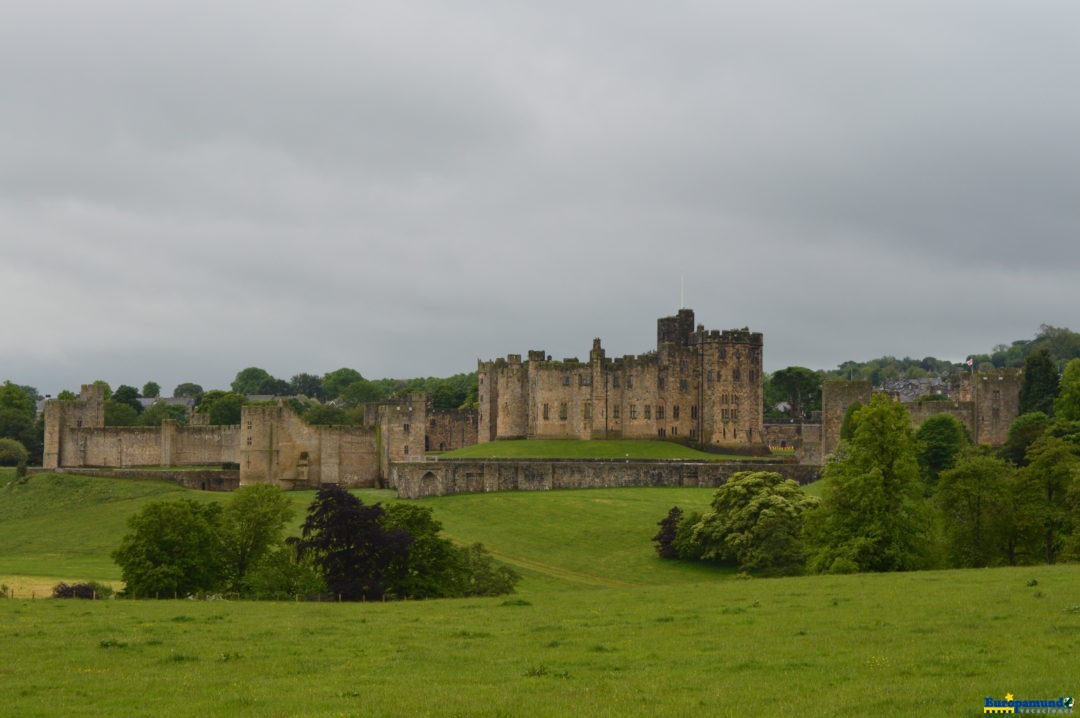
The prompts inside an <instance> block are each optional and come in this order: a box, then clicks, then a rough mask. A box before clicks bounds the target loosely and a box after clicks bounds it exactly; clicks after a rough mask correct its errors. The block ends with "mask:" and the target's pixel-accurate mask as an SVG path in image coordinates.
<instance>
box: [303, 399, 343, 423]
mask: <svg viewBox="0 0 1080 718" xmlns="http://www.w3.org/2000/svg"><path fill="white" fill-rule="evenodd" d="M304 421H306V422H307V423H308V424H310V425H312V426H320V425H323V426H342V425H345V424H348V423H350V422H349V416H348V415H347V414H346V413H345V410H344V409H342V408H341V407H338V406H330V405H328V404H315V405H314V406H309V407H308V408H307V411H305V412H304Z"/></svg>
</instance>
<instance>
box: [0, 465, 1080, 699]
mask: <svg viewBox="0 0 1080 718" xmlns="http://www.w3.org/2000/svg"><path fill="white" fill-rule="evenodd" d="M9 481H10V475H5V474H2V473H0V486H2V485H3V484H7V483H8V482H9ZM359 493H360V494H361V495H362V496H363V497H364V498H365V500H391V498H392V495H391V494H390V493H389V492H359ZM710 494H711V491H710V490H707V489H674V488H663V489H594V490H584V491H552V492H521V493H502V494H486V495H485V494H474V495H459V496H450V497H442V498H437V499H428V500H425V501H424V502H423V503H425V504H427V505H430V506H432V507H433V508H434V510H435V512H436V514H437V516H438V517H439V518H440V519H441V520H442V521H443V522H444V524H445V526H446V532H447V533H448V534H449V535H450V536H451V537H453V538H454V539H455V540H459V541H473V540H480V541H483V542H484V543H485V544H486V545H487V546H488V547H489V548H490V549H492V551H493V552H494V553H495V554H496V555H497V556H499V557H500V558H501V559H503V560H506V561H508V562H510V563H512V564H514V565H515V566H516V567H518V568H519V569H520V570H521V571H522V573H523V575H524V580H523V582H522V584H521V586H520V588H519V591H518V593H517V595H515V596H511V597H509V598H494V599H460V600H439V601H428V602H403V603H387V604H296V603H247V602H243V603H241V602H227V601H206V602H197V601H184V600H180V601H160V602H158V601H140V602H133V601H120V600H114V601H98V602H82V601H57V600H28V599H23V598H16V599H14V600H0V646H3V647H4V651H3V653H2V654H0V691H2V693H3V695H4V697H5V701H4V709H5V713H6V714H9V715H20V716H23V715H50V716H53V715H70V714H75V713H83V712H93V713H102V714H106V715H162V716H165V715H170V716H171V715H181V714H182V715H246V716H293V715H335V716H336V715H357V716H360V715H364V716H369V715H440V716H441V715H461V716H473V715H480V716H519V715H568V716H569V715H575V716H576V715H581V714H585V715H598V716H622V715H647V716H653V715H740V716H742V715H781V716H784V715H790V716H825V715H829V716H832V715H848V716H865V715H899V716H906V715H935V716H936V715H970V716H975V715H982V708H981V706H982V702H983V698H984V697H985V696H996V697H999V698H1000V697H1002V696H1003V695H1004V694H1005V693H1006V692H1011V693H1014V694H1016V695H1017V697H1020V698H1057V697H1059V696H1062V695H1070V694H1073V693H1074V692H1076V691H1077V681H1078V679H1080V674H1078V672H1077V670H1076V665H1077V662H1076V658H1075V656H1076V648H1075V646H1076V643H1077V639H1078V638H1080V566H1075V565H1068V566H1053V567H1046V566H1038V567H1027V568H1015V569H1011V568H1010V569H993V570H969V571H935V572H923V573H910V574H883V575H862V576H824V577H803V578H787V579H749V580H739V579H737V578H734V577H733V575H732V573H731V572H730V571H722V570H715V569H709V568H705V567H700V566H696V567H695V566H684V565H680V564H678V563H672V562H665V561H661V560H660V559H658V558H655V553H654V552H653V550H652V547H651V543H650V537H651V536H652V534H653V533H655V531H656V526H655V523H656V521H658V520H659V519H660V518H661V517H662V516H663V515H664V514H665V513H666V511H667V509H668V508H669V507H670V506H671V505H673V504H678V505H680V506H682V507H683V508H685V509H701V508H704V507H705V506H706V505H707V503H708V499H709V496H710ZM180 496H187V497H194V498H198V499H200V500H207V501H219V500H224V499H227V498H228V496H227V495H225V494H210V493H199V492H189V491H185V490H183V489H179V488H177V487H175V486H173V485H169V484H161V483H156V482H145V481H142V482H137V481H122V480H109V479H84V478H82V477H57V476H49V475H42V476H35V477H32V478H31V479H30V480H29V481H28V482H26V483H25V484H16V485H11V486H9V487H8V488H3V489H0V583H7V584H8V585H11V584H12V582H13V580H14V578H15V577H21V578H20V580H27V579H33V578H34V577H36V578H37V579H39V580H40V581H42V582H55V581H57V580H61V579H63V580H68V581H71V580H81V579H105V580H115V579H116V578H117V577H118V572H117V569H116V568H115V566H113V565H112V564H111V562H110V561H109V559H108V556H107V553H108V551H109V550H110V549H111V548H112V547H113V546H115V544H116V542H117V540H118V538H119V536H120V534H121V533H122V532H123V523H124V519H125V517H126V516H127V515H129V514H130V513H132V512H133V511H136V510H138V508H139V507H140V506H142V505H144V504H145V503H146V502H148V501H152V500H158V499H162V498H171V497H180ZM291 496H292V498H293V499H294V501H295V503H296V505H297V506H298V507H303V506H305V505H306V504H307V502H308V501H310V499H311V496H312V494H311V492H297V493H295V494H291Z"/></svg>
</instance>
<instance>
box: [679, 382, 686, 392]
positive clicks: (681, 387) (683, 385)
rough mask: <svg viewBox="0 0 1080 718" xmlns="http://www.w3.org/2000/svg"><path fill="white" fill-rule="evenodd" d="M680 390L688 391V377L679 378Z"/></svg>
mask: <svg viewBox="0 0 1080 718" xmlns="http://www.w3.org/2000/svg"><path fill="white" fill-rule="evenodd" d="M679 391H686V379H679Z"/></svg>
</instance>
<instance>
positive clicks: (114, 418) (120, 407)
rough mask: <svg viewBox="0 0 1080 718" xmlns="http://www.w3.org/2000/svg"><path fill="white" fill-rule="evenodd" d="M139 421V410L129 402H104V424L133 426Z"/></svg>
mask: <svg viewBox="0 0 1080 718" xmlns="http://www.w3.org/2000/svg"><path fill="white" fill-rule="evenodd" d="M138 423H139V412H137V411H135V409H133V408H132V407H131V405H130V404H125V403H123V402H119V401H113V400H111V399H110V400H109V401H106V402H105V426H135V425H136V424H138Z"/></svg>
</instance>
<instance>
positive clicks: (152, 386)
mask: <svg viewBox="0 0 1080 718" xmlns="http://www.w3.org/2000/svg"><path fill="white" fill-rule="evenodd" d="M142 395H143V396H145V397H146V398H147V399H157V398H158V397H159V396H161V384H158V383H157V382H156V381H148V382H146V383H145V384H143V388H142Z"/></svg>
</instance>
